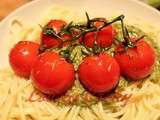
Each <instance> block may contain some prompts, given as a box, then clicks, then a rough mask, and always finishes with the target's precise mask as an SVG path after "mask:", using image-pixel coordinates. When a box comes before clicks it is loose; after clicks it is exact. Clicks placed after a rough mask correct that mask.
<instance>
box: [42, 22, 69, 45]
mask: <svg viewBox="0 0 160 120" xmlns="http://www.w3.org/2000/svg"><path fill="white" fill-rule="evenodd" d="M66 25H67V23H66V22H65V21H63V20H58V19H57V20H51V21H49V23H48V24H47V26H48V27H50V28H53V30H54V31H55V32H56V34H58V33H59V32H60V31H61V28H62V27H63V26H66ZM61 38H62V39H67V40H69V39H71V35H68V34H63V35H61ZM41 39H42V45H45V46H46V47H47V48H51V47H54V46H59V45H60V44H61V43H62V40H60V39H58V38H56V37H53V36H49V35H45V34H44V33H43V32H42V34H41ZM66 45H68V44H65V45H63V46H66Z"/></svg>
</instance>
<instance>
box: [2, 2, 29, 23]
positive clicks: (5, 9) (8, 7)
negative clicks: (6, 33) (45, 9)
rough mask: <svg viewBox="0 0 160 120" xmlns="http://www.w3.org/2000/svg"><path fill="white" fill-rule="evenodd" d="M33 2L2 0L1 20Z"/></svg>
mask: <svg viewBox="0 0 160 120" xmlns="http://www.w3.org/2000/svg"><path fill="white" fill-rule="evenodd" d="M29 1H31V0H0V20H2V19H3V18H4V17H6V16H7V15H8V14H9V13H10V12H12V11H13V10H15V9H16V8H18V7H20V6H21V5H23V4H25V3H27V2H29Z"/></svg>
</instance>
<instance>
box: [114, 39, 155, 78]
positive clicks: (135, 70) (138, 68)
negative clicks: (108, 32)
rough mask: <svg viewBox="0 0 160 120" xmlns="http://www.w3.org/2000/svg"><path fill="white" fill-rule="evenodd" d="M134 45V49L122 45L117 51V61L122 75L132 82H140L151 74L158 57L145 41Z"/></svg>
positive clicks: (142, 40)
mask: <svg viewBox="0 0 160 120" xmlns="http://www.w3.org/2000/svg"><path fill="white" fill-rule="evenodd" d="M134 44H135V47H134V48H127V49H125V47H124V45H123V44H120V45H119V46H118V47H117V49H116V51H115V59H116V60H117V62H118V63H119V65H120V69H121V74H122V75H124V76H125V77H127V78H129V79H131V80H139V79H143V78H145V77H147V76H148V75H150V74H151V72H152V70H153V67H154V64H155V58H156V57H155V52H154V49H153V48H152V47H151V46H150V45H149V44H148V43H147V42H146V41H145V40H144V39H141V40H139V41H138V42H135V43H134Z"/></svg>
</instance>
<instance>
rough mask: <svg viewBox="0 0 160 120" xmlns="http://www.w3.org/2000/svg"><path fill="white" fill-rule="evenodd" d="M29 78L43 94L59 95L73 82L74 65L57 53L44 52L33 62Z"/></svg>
mask: <svg viewBox="0 0 160 120" xmlns="http://www.w3.org/2000/svg"><path fill="white" fill-rule="evenodd" d="M31 78H32V80H33V83H34V85H35V87H36V88H37V89H38V90H40V91H41V92H43V93H44V94H48V95H52V96H53V97H56V96H60V95H62V94H63V93H65V92H66V91H67V90H68V89H69V88H70V87H71V86H72V85H73V83H74V67H73V65H72V64H70V63H68V62H66V61H65V60H64V59H63V58H61V57H60V56H59V55H58V54H57V53H55V52H45V53H42V54H41V55H40V56H38V57H37V59H36V61H35V62H34V64H33V68H32V72H31Z"/></svg>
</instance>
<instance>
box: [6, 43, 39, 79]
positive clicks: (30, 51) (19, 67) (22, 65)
mask: <svg viewBox="0 0 160 120" xmlns="http://www.w3.org/2000/svg"><path fill="white" fill-rule="evenodd" d="M38 49H39V44H37V43H34V42H30V41H20V42H18V43H17V44H16V45H15V46H14V47H13V48H12V49H11V51H10V54H9V62H10V65H11V67H12V69H13V70H14V72H15V73H16V74H17V75H19V76H22V77H29V76H30V72H31V67H32V64H33V61H34V59H35V58H36V56H37V55H38Z"/></svg>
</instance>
